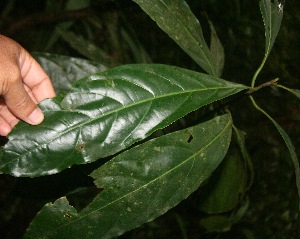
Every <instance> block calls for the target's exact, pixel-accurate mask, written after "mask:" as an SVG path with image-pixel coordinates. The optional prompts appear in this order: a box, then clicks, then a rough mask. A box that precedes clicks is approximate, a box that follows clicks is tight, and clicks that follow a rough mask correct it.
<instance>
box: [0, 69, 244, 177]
mask: <svg viewBox="0 0 300 239" xmlns="http://www.w3.org/2000/svg"><path fill="white" fill-rule="evenodd" d="M245 88H246V87H245V86H243V85H239V84H235V83H231V82H227V81H224V80H222V79H219V78H214V77H212V76H209V75H205V74H200V73H197V72H193V71H189V70H186V69H181V68H178V67H172V66H166V65H127V66H121V67H117V68H114V69H111V70H108V71H106V72H103V73H99V74H95V75H92V76H90V77H87V78H84V79H82V80H80V81H77V82H75V84H74V86H73V88H72V91H71V92H70V93H68V94H66V95H65V96H58V97H56V98H54V99H51V100H50V99H49V100H46V101H44V102H42V103H41V104H40V108H41V109H42V110H43V111H44V114H45V120H44V121H43V123H42V124H41V125H39V126H31V125H28V124H25V123H20V124H18V125H17V126H16V127H15V128H14V130H13V131H12V133H11V134H10V135H9V142H8V143H7V144H6V145H5V146H4V148H3V151H4V152H3V157H2V159H1V160H0V171H1V172H3V173H9V174H12V175H14V176H30V177H33V176H40V175H46V174H54V173H57V172H59V171H61V170H63V169H65V168H68V167H70V166H72V165H73V164H85V163H88V162H92V161H95V160H97V159H99V158H103V157H107V156H109V155H113V154H115V153H117V152H119V151H121V150H123V149H125V148H126V147H128V146H130V145H132V144H133V143H134V142H136V141H138V140H141V139H144V138H146V137H147V136H149V135H150V134H151V133H153V132H154V131H156V130H157V129H160V128H163V127H166V126H168V125H169V124H171V123H172V122H174V121H176V120H178V119H180V118H181V117H183V116H184V115H186V114H187V113H189V112H191V111H193V110H196V109H198V108H200V107H201V106H203V105H206V104H209V103H211V102H213V101H216V100H220V99H222V98H224V97H226V96H229V95H232V94H234V93H237V92H239V91H241V90H243V89H245Z"/></svg>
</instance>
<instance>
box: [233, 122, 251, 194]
mask: <svg viewBox="0 0 300 239" xmlns="http://www.w3.org/2000/svg"><path fill="white" fill-rule="evenodd" d="M233 129H234V132H235V135H236V140H237V143H238V145H239V148H240V150H241V154H242V157H243V159H244V162H245V169H246V173H247V179H248V182H247V190H248V189H250V187H251V186H252V184H253V181H254V168H253V162H252V159H251V156H250V154H249V152H248V150H247V147H246V143H245V132H243V131H242V130H240V129H238V128H236V127H235V126H233Z"/></svg>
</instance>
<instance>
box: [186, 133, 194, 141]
mask: <svg viewBox="0 0 300 239" xmlns="http://www.w3.org/2000/svg"><path fill="white" fill-rule="evenodd" d="M193 139H194V137H193V135H190V137H189V138H188V140H187V141H186V142H188V143H190V142H192V140H193Z"/></svg>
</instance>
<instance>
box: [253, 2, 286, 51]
mask: <svg viewBox="0 0 300 239" xmlns="http://www.w3.org/2000/svg"><path fill="white" fill-rule="evenodd" d="M259 6H260V10H261V14H262V17H263V20H264V25H265V36H266V49H265V55H266V56H268V55H269V54H270V52H271V49H272V47H273V45H274V42H275V39H276V37H277V34H278V32H279V29H280V25H281V21H282V16H283V3H281V2H278V0H274V2H272V1H271V0H261V1H260V3H259Z"/></svg>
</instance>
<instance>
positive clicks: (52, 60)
mask: <svg viewBox="0 0 300 239" xmlns="http://www.w3.org/2000/svg"><path fill="white" fill-rule="evenodd" d="M32 55H33V56H34V58H35V59H36V60H37V61H38V62H39V64H40V65H41V66H42V67H43V69H44V70H45V71H46V73H47V74H48V76H49V77H50V79H51V82H52V84H53V87H54V89H55V92H56V94H61V93H63V92H68V91H70V89H71V87H72V84H73V83H74V82H75V81H76V80H78V79H81V78H83V77H86V76H88V75H91V74H95V73H96V72H102V71H105V70H107V67H106V66H104V65H102V64H99V63H94V62H91V61H88V60H85V59H80V58H75V57H69V56H62V55H55V54H49V53H40V52H35V53H33V54H32Z"/></svg>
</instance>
